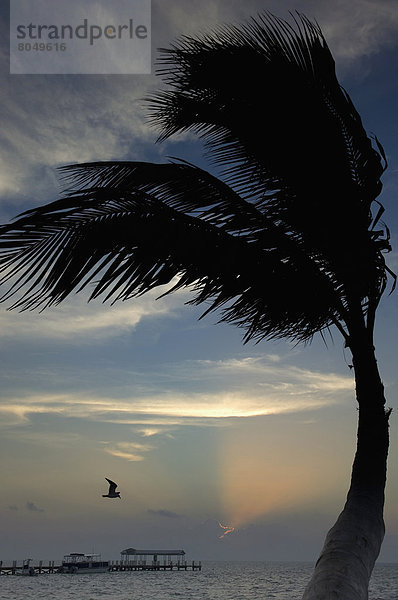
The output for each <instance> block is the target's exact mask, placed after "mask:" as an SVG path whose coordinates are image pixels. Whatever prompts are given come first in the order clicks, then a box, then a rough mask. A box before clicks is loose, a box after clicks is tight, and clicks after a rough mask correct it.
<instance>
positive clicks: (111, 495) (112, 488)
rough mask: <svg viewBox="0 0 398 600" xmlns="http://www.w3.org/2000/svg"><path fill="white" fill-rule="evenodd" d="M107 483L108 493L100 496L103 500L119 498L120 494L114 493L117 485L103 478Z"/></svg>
mask: <svg viewBox="0 0 398 600" xmlns="http://www.w3.org/2000/svg"><path fill="white" fill-rule="evenodd" d="M105 479H106V480H107V482H108V483H109V492H108V493H107V494H102V497H103V498H120V492H117V491H116V488H117V483H115V482H114V481H111V480H110V479H108V478H107V477H105Z"/></svg>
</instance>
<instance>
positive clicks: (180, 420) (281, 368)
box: [0, 357, 354, 460]
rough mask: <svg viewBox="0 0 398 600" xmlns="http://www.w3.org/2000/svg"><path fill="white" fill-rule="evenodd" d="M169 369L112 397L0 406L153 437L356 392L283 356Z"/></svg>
mask: <svg viewBox="0 0 398 600" xmlns="http://www.w3.org/2000/svg"><path fill="white" fill-rule="evenodd" d="M166 374H167V375H168V379H167V381H168V388H167V389H165V388H164V379H163V378H162V377H161V378H160V381H159V388H158V389H157V390H156V389H155V388H154V385H153V376H152V375H151V373H149V372H148V373H147V374H146V378H145V377H144V378H143V380H141V381H140V382H139V386H138V388H137V389H136V390H134V388H133V387H132V388H131V389H130V390H126V391H125V392H124V393H125V394H126V395H125V396H124V397H118V398H115V397H113V396H112V395H111V394H110V393H108V394H107V390H102V389H99V390H98V393H96V391H95V390H93V391H92V393H91V394H87V392H86V393H82V392H80V393H79V392H76V393H68V394H43V393H40V394H37V395H29V394H26V395H24V396H21V397H8V398H4V399H3V400H2V403H1V404H0V412H1V413H3V414H4V415H5V416H7V417H8V419H9V420H11V422H14V423H15V422H17V423H19V424H22V425H23V424H27V423H29V421H30V419H31V417H33V416H34V415H39V414H52V415H54V416H58V417H62V418H73V419H83V420H87V421H93V422H97V423H114V424H121V425H137V426H138V428H137V429H138V433H140V434H141V435H143V436H144V437H151V436H154V435H156V434H159V433H161V429H159V426H160V427H165V426H174V425H182V424H184V423H187V424H196V423H197V424H199V425H201V426H202V425H204V424H205V423H206V421H207V422H212V421H214V420H221V421H224V422H225V424H226V425H228V423H229V422H230V420H231V419H235V418H248V417H256V416H265V415H275V414H284V413H294V412H302V411H306V410H309V409H317V408H318V409H319V408H322V407H325V406H328V405H331V404H336V403H340V402H343V401H344V400H346V398H347V395H348V394H350V395H351V394H352V393H353V390H354V382H353V378H352V377H351V376H343V375H338V374H335V373H322V372H317V371H311V370H309V369H301V368H299V367H295V366H292V365H288V364H286V363H284V362H283V361H282V363H278V362H275V361H271V362H269V361H267V359H266V358H264V357H255V358H250V357H249V358H244V359H229V360H225V361H208V360H205V361H203V360H199V361H184V362H183V363H178V364H173V365H169V366H168V368H167V369H166V372H165V373H163V376H164V377H165V375H166ZM197 382H199V383H200V388H199V391H197V390H196V387H198V385H197ZM193 388H195V389H193ZM99 394H101V395H99ZM164 432H165V430H164V429H163V433H164ZM145 448H148V446H147V445H145V444H141V445H139V446H137V444H135V445H134V446H132V445H130V446H129V447H127V446H126V445H124V446H121V445H117V444H116V445H114V446H112V447H109V448H108V450H107V451H108V452H110V453H113V454H114V455H116V453H117V454H118V455H119V456H122V455H123V457H124V458H127V459H129V460H137V456H141V453H140V452H138V454H137V450H140V451H142V450H144V449H145ZM138 460H141V459H140V458H138Z"/></svg>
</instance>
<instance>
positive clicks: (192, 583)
mask: <svg viewBox="0 0 398 600" xmlns="http://www.w3.org/2000/svg"><path fill="white" fill-rule="evenodd" d="M202 564H203V569H202V571H194V572H191V571H187V572H185V571H180V572H179V571H172V572H169V571H166V572H127V573H104V574H92V575H58V574H56V575H39V576H38V577H17V576H11V575H9V576H2V577H0V600H27V599H28V598H35V600H36V599H41V600H72V599H73V600H77V599H78V600H101V599H104V600H149V599H151V598H154V599H155V600H173V599H178V598H184V599H186V600H260V599H261V600H300V599H301V596H302V593H303V590H304V588H305V585H306V583H307V582H308V580H309V577H310V575H311V572H312V569H313V565H312V564H310V563H266V562H241V563H239V562H229V563H227V562H225V563H224V562H203V563H202ZM397 599H398V565H377V566H376V568H375V571H374V575H373V578H372V582H371V586H370V593H369V600H397Z"/></svg>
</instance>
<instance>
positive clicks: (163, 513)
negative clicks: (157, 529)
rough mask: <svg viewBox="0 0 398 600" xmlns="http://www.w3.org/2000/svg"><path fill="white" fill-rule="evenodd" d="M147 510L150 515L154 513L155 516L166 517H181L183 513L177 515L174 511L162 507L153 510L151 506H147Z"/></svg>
mask: <svg viewBox="0 0 398 600" xmlns="http://www.w3.org/2000/svg"><path fill="white" fill-rule="evenodd" d="M147 512H148V513H149V514H150V515H155V516H157V517H165V518H167V519H181V518H182V516H183V515H178V514H177V513H175V512H172V511H171V510H165V509H163V508H161V509H159V510H153V509H151V508H149V509H148V510H147Z"/></svg>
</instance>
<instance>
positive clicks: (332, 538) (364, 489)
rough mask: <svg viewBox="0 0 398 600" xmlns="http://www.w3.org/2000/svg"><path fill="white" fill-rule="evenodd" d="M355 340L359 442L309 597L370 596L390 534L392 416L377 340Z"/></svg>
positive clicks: (350, 599)
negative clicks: (386, 492)
mask: <svg viewBox="0 0 398 600" xmlns="http://www.w3.org/2000/svg"><path fill="white" fill-rule="evenodd" d="M355 337H356V339H357V343H356V344H352V343H350V347H351V351H352V354H353V366H354V370H355V382H356V397H357V401H358V406H359V417H358V442H357V451H356V454H355V460H354V464H353V468H352V477H351V485H350V489H349V492H348V495H347V501H346V504H345V506H344V509H343V511H342V513H341V514H340V516H339V517H338V519H337V522H336V523H335V525H334V526H333V527H332V529H331V530H330V531H329V532H328V534H327V536H326V540H325V544H324V547H323V549H322V552H321V555H320V557H319V559H318V561H317V563H316V566H315V570H314V573H313V576H312V578H311V580H310V582H309V584H308V586H307V588H306V590H305V592H304V596H303V600H332V599H333V600H367V598H368V586H369V579H370V576H371V574H372V570H373V567H374V564H375V561H376V559H377V557H378V555H379V552H380V547H381V544H382V541H383V537H384V520H383V508H384V489H385V482H386V472H387V454H388V443H389V442H388V418H389V415H390V412H391V411H390V410H387V411H386V410H385V397H384V388H383V384H382V382H381V379H380V375H379V372H378V368H377V362H376V358H375V355H374V348H373V343H372V342H371V341H369V337H368V336H367V335H360V336H355ZM358 337H359V341H358Z"/></svg>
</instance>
